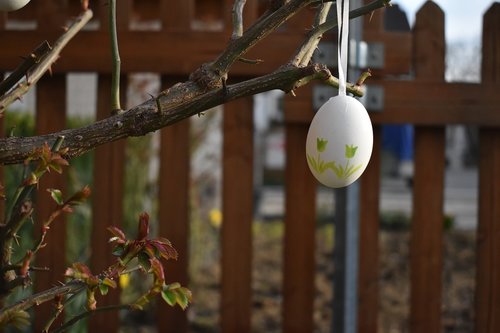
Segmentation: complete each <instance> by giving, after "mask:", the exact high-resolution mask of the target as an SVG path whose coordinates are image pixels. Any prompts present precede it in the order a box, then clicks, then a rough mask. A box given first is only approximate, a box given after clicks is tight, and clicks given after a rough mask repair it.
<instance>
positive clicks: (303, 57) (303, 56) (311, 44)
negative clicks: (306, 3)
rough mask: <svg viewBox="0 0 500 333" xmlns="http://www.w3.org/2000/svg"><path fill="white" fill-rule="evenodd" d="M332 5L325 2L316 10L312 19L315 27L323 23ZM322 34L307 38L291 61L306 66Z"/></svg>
mask: <svg viewBox="0 0 500 333" xmlns="http://www.w3.org/2000/svg"><path fill="white" fill-rule="evenodd" d="M331 6H332V3H331V2H327V3H324V4H322V5H321V8H320V9H319V10H318V11H317V13H316V17H315V19H314V26H315V27H317V26H319V25H321V24H323V23H324V22H325V21H326V18H327V17H328V13H329V12H330V8H331ZM321 38H322V36H321V35H320V36H318V37H316V38H313V39H309V40H308V43H307V47H302V48H301V49H300V51H299V52H298V54H297V55H296V60H295V61H294V62H293V63H294V64H296V65H298V66H306V65H307V64H308V63H309V61H310V60H311V58H312V55H313V53H314V51H315V50H316V48H317V47H318V44H319V42H320V40H321Z"/></svg>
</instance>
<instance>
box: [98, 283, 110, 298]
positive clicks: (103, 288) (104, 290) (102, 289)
mask: <svg viewBox="0 0 500 333" xmlns="http://www.w3.org/2000/svg"><path fill="white" fill-rule="evenodd" d="M99 291H100V292H101V295H103V296H105V295H106V294H107V293H108V291H109V287H108V286H107V285H105V284H100V285H99Z"/></svg>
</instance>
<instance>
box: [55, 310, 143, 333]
mask: <svg viewBox="0 0 500 333" xmlns="http://www.w3.org/2000/svg"><path fill="white" fill-rule="evenodd" d="M127 309H133V307H132V306H131V305H130V304H116V305H108V306H103V307H100V308H97V309H95V310H88V311H85V312H82V313H80V314H79V315H76V316H74V317H73V318H71V319H70V320H68V321H67V322H65V323H64V324H62V325H61V326H59V327H58V328H56V329H55V330H53V331H52V333H61V332H65V331H67V330H68V329H69V328H70V327H71V326H73V325H74V324H76V323H77V322H78V321H80V320H82V319H84V318H87V317H90V316H92V315H94V314H96V313H100V312H107V311H116V310H127Z"/></svg>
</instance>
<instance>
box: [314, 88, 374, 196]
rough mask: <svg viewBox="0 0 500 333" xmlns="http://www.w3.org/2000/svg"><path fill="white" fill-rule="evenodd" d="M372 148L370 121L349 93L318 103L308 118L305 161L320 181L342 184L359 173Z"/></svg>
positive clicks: (336, 184) (336, 186)
mask: <svg viewBox="0 0 500 333" xmlns="http://www.w3.org/2000/svg"><path fill="white" fill-rule="evenodd" d="M372 148H373V129H372V123H371V121H370V117H369V116H368V113H367V112H366V109H365V107H364V106H363V104H361V103H360V102H359V101H358V100H356V99H354V98H352V97H350V96H335V97H332V98H330V99H329V100H328V102H326V103H325V104H323V106H321V108H320V109H319V110H318V112H317V113H316V115H315V116H314V119H313V120H312V122H311V126H310V127H309V132H308V133H307V140H306V157H307V164H308V165H309V169H311V172H312V173H313V175H314V177H315V178H316V179H317V180H318V181H319V182H320V183H322V184H323V185H326V186H328V187H334V188H338V187H344V186H347V185H349V184H352V183H353V182H354V181H355V180H356V179H358V178H359V177H360V176H361V174H362V173H363V171H364V170H365V168H366V166H367V165H368V162H369V161H370V157H371V154H372Z"/></svg>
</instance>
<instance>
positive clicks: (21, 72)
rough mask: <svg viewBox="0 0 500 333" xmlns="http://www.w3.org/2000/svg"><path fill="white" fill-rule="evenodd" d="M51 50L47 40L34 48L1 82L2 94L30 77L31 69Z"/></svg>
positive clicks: (0, 90)
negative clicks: (24, 78) (24, 77)
mask: <svg viewBox="0 0 500 333" xmlns="http://www.w3.org/2000/svg"><path fill="white" fill-rule="evenodd" d="M50 50H51V48H50V45H49V43H48V42H47V41H43V42H42V43H41V44H40V45H38V46H37V48H36V49H34V50H33V51H32V52H31V53H30V55H29V56H28V57H26V59H24V61H23V62H22V63H21V64H20V65H19V66H18V67H17V68H16V69H15V70H14V71H13V72H12V73H11V74H10V75H9V76H8V77H7V78H6V79H5V80H3V81H2V82H0V96H3V95H4V94H5V93H6V92H8V91H9V90H10V89H11V88H12V87H13V86H14V85H15V84H16V83H18V82H19V80H21V79H22V78H23V76H26V77H27V78H28V75H29V70H30V69H31V68H32V67H33V66H35V65H36V64H37V63H39V62H40V60H41V59H42V58H43V57H44V56H45V55H46V54H47V53H48V52H49V51H50Z"/></svg>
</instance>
